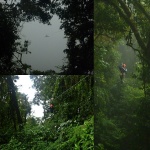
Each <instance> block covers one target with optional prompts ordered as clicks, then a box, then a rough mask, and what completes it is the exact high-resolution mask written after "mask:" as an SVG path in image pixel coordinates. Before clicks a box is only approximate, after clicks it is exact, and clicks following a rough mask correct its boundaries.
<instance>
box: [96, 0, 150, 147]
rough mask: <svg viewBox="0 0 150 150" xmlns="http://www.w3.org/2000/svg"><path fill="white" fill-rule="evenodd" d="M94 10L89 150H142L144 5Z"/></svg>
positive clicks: (100, 4) (145, 142)
mask: <svg viewBox="0 0 150 150" xmlns="http://www.w3.org/2000/svg"><path fill="white" fill-rule="evenodd" d="M94 11H95V29H94V30H95V35H94V39H95V41H94V51H95V92H94V93H95V96H94V97H95V110H96V111H95V138H94V139H95V149H97V150H120V149H121V150H127V149H128V150H148V149H150V144H149V143H150V142H149V136H150V126H149V121H150V117H149V116H150V110H149V106H150V101H149V94H150V93H149V77H148V76H149V70H150V66H149V54H148V53H149V52H148V51H149V46H148V45H149V27H150V26H149V1H146V0H142V1H132V0H127V1H123V0H101V1H97V0H95V10H94ZM125 44H126V45H127V46H128V47H127V46H125ZM120 48H121V50H119V49H120ZM131 50H132V51H133V50H134V51H135V55H136V58H135V56H133V55H131V56H130V54H131V53H130V51H131ZM121 55H122V56H121ZM137 57H138V58H137ZM129 58H130V59H129ZM122 62H123V63H126V64H127V68H128V67H129V72H128V74H127V75H126V79H125V81H124V83H121V82H120V79H119V71H118V67H117V66H118V65H120V63H122ZM131 66H132V67H131Z"/></svg>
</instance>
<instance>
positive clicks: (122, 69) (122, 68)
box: [119, 63, 127, 82]
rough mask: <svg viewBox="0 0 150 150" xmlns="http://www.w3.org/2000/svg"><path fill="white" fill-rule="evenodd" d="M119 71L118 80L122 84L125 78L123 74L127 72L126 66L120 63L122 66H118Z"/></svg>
mask: <svg viewBox="0 0 150 150" xmlns="http://www.w3.org/2000/svg"><path fill="white" fill-rule="evenodd" d="M119 70H120V79H121V81H122V82H123V80H124V78H125V73H126V72H127V68H126V64H123V63H122V65H121V66H119Z"/></svg>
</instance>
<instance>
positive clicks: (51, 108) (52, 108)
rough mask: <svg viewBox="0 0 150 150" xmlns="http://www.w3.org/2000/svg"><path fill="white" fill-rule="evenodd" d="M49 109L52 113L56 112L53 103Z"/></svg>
mask: <svg viewBox="0 0 150 150" xmlns="http://www.w3.org/2000/svg"><path fill="white" fill-rule="evenodd" d="M49 110H50V112H51V113H54V105H53V104H50V107H49Z"/></svg>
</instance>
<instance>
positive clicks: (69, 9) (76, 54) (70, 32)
mask: <svg viewBox="0 0 150 150" xmlns="http://www.w3.org/2000/svg"><path fill="white" fill-rule="evenodd" d="M56 14H57V15H58V16H59V18H60V19H61V21H62V25H61V27H60V28H61V29H62V28H64V30H65V36H66V37H67V38H68V42H67V47H68V48H67V49H65V50H64V52H65V53H66V54H67V59H68V64H67V65H66V66H63V67H62V71H63V73H62V74H88V73H91V72H92V71H93V68H94V66H93V60H94V59H93V27H94V26H93V1H89V0H77V1H69V0H67V1H66V0H63V1H62V2H61V5H59V6H58V7H57V9H56Z"/></svg>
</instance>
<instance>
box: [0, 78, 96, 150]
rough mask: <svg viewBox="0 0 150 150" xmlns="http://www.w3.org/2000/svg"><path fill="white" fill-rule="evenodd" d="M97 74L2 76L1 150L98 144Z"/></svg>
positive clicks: (62, 149) (88, 149) (88, 148)
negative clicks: (95, 140)
mask: <svg viewBox="0 0 150 150" xmlns="http://www.w3.org/2000/svg"><path fill="white" fill-rule="evenodd" d="M93 83H94V79H93V75H1V76H0V149H1V150H13V149H14V150H42V149H43V150H44V149H45V150H71V149H72V150H80V149H82V150H92V149H94V93H93V91H94V86H93Z"/></svg>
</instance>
